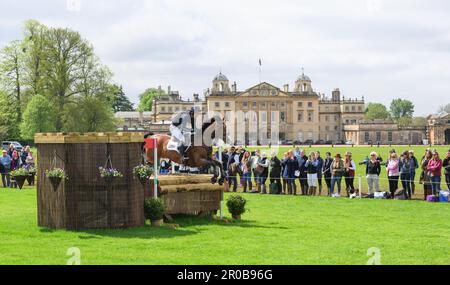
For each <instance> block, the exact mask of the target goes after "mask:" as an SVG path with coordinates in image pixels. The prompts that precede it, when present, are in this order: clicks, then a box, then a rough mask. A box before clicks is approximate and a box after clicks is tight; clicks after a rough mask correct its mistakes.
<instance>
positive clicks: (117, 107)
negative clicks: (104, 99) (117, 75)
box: [112, 85, 134, 112]
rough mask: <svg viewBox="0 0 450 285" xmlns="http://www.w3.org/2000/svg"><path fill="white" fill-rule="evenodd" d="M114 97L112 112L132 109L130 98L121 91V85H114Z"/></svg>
mask: <svg viewBox="0 0 450 285" xmlns="http://www.w3.org/2000/svg"><path fill="white" fill-rule="evenodd" d="M114 88H115V92H114V98H113V100H112V108H113V111H114V112H125V111H133V110H134V108H133V103H131V101H130V99H128V97H127V96H126V95H125V93H124V92H123V88H122V85H120V86H117V85H115V86H114Z"/></svg>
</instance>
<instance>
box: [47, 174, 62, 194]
mask: <svg viewBox="0 0 450 285" xmlns="http://www.w3.org/2000/svg"><path fill="white" fill-rule="evenodd" d="M48 179H49V180H50V183H51V184H52V188H53V191H55V192H56V190H58V188H59V184H61V181H62V178H61V177H49V178H48Z"/></svg>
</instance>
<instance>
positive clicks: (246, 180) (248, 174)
mask: <svg viewBox="0 0 450 285" xmlns="http://www.w3.org/2000/svg"><path fill="white" fill-rule="evenodd" d="M241 168H242V176H241V177H242V179H243V181H242V182H243V187H244V193H245V192H247V186H248V190H249V191H250V190H252V162H251V160H250V153H249V152H248V151H246V152H245V153H244V155H243V156H242V160H241Z"/></svg>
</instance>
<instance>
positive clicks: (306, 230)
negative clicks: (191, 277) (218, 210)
mask: <svg viewBox="0 0 450 285" xmlns="http://www.w3.org/2000/svg"><path fill="white" fill-rule="evenodd" d="M227 196H228V195H226V197H227ZM244 196H245V197H246V198H247V199H248V201H249V202H248V208H249V209H250V211H249V212H248V213H246V214H244V215H243V221H240V222H232V223H228V224H227V223H224V222H223V221H220V220H213V219H208V218H202V219H198V218H191V217H177V218H176V219H175V223H178V224H179V225H180V227H179V228H176V229H174V228H171V227H168V226H167V225H166V226H164V227H162V228H152V227H150V226H144V227H140V228H135V229H128V230H86V231H81V232H71V231H63V230H57V231H54V230H49V229H45V228H39V227H37V225H36V191H35V189H33V188H26V189H25V190H22V191H19V190H11V189H1V188H0V205H1V207H0V236H1V242H0V263H1V264H66V262H67V260H68V259H69V258H70V256H68V255H66V253H67V250H68V249H69V248H70V247H78V248H79V249H80V252H81V264H366V262H367V261H368V259H369V258H370V256H368V255H367V251H368V249H369V248H373V247H375V248H378V249H379V250H380V258H381V260H380V261H381V264H449V263H450V255H449V253H450V204H448V203H446V204H444V203H426V202H423V201H394V200H366V199H356V200H350V199H346V198H326V197H302V196H296V197H294V196H278V195H260V194H246V195H244ZM226 216H228V217H229V216H230V215H229V214H228V213H226Z"/></svg>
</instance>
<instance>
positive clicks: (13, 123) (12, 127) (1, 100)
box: [0, 90, 19, 140]
mask: <svg viewBox="0 0 450 285" xmlns="http://www.w3.org/2000/svg"><path fill="white" fill-rule="evenodd" d="M16 111H17V109H16V108H14V105H13V104H12V100H11V97H10V96H9V95H8V94H7V93H6V92H4V91H2V90H0V139H2V140H3V139H6V138H7V139H17V138H19V128H18V126H17V119H16V118H17V113H16Z"/></svg>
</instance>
